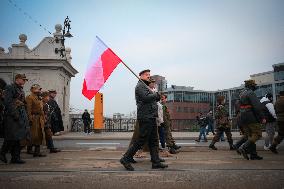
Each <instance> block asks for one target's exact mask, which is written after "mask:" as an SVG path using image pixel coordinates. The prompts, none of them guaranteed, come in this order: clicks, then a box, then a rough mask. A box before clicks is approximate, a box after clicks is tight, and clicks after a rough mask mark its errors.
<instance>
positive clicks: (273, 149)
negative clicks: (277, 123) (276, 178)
mask: <svg viewBox="0 0 284 189" xmlns="http://www.w3.org/2000/svg"><path fill="white" fill-rule="evenodd" d="M269 150H270V151H271V152H273V153H274V154H278V151H277V149H276V146H274V145H271V146H270V147H269Z"/></svg>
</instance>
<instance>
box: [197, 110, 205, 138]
mask: <svg viewBox="0 0 284 189" xmlns="http://www.w3.org/2000/svg"><path fill="white" fill-rule="evenodd" d="M196 121H197V125H198V126H199V137H198V139H196V140H195V141H196V142H200V140H201V137H202V136H203V140H204V142H207V138H206V134H205V133H206V126H207V125H208V119H206V117H205V116H203V114H202V113H201V112H200V113H199V116H196Z"/></svg>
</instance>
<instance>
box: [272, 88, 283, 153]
mask: <svg viewBox="0 0 284 189" xmlns="http://www.w3.org/2000/svg"><path fill="white" fill-rule="evenodd" d="M275 111H276V116H277V126H278V135H277V136H276V137H275V138H274V140H273V143H272V145H271V146H270V148H269V149H270V150H271V151H272V152H273V153H275V154H277V153H278V152H277V149H276V147H277V145H279V144H280V143H281V142H282V141H283V139H284V91H281V92H280V97H279V98H278V99H277V101H276V103H275Z"/></svg>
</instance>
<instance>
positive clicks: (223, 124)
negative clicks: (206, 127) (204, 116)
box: [212, 104, 233, 147]
mask: <svg viewBox="0 0 284 189" xmlns="http://www.w3.org/2000/svg"><path fill="white" fill-rule="evenodd" d="M215 120H216V129H217V133H216V135H215V136H214V138H213V140H212V143H213V145H214V143H216V142H218V141H219V140H220V137H221V135H222V133H223V132H225V134H226V136H227V140H228V143H229V145H230V147H231V146H232V145H233V139H232V133H231V125H230V122H229V113H228V111H227V109H226V107H225V106H224V105H222V104H220V105H218V106H217V108H216V111H215Z"/></svg>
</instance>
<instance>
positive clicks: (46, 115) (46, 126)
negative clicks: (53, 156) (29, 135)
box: [41, 91, 61, 153]
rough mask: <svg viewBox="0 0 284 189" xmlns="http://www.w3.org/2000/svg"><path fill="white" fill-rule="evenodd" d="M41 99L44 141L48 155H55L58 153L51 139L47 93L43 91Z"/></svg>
mask: <svg viewBox="0 0 284 189" xmlns="http://www.w3.org/2000/svg"><path fill="white" fill-rule="evenodd" d="M41 98H42V106H43V112H44V134H45V140H46V146H47V149H49V152H50V153H57V152H60V151H61V150H59V149H58V148H55V147H54V143H53V139H52V135H53V134H52V131H51V124H50V121H51V120H50V118H51V114H52V112H51V111H50V106H49V105H48V103H47V102H48V101H49V92H48V91H44V92H42V93H41Z"/></svg>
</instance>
